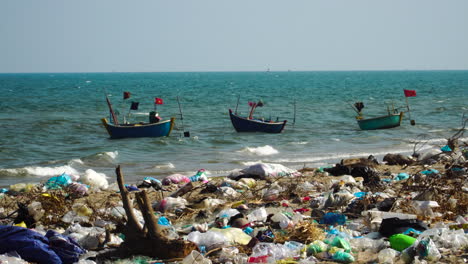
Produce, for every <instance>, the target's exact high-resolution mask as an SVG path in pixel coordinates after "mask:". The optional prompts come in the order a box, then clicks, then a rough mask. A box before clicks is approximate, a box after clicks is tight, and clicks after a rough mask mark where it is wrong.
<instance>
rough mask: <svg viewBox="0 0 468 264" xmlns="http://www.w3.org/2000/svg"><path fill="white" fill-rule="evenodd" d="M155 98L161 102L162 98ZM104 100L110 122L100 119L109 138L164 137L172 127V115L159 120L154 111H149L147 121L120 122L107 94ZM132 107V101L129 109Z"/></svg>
mask: <svg viewBox="0 0 468 264" xmlns="http://www.w3.org/2000/svg"><path fill="white" fill-rule="evenodd" d="M124 98H125V95H124ZM156 99H157V100H156V104H159V103H157V102H158V99H159V100H161V102H162V99H160V98H156ZM106 100H107V104H108V106H109V111H110V114H111V120H112V123H109V121H108V120H107V119H106V118H102V119H101V121H102V124H103V125H104V127H105V128H106V130H107V133H108V134H109V136H110V138H112V139H118V138H138V137H166V136H169V134H171V131H172V128H173V127H174V121H175V118H174V117H172V118H171V119H170V120H161V118H160V117H159V116H158V114H157V112H156V111H151V112H150V115H149V122H148V123H146V122H139V123H124V124H120V123H119V121H118V120H117V118H116V115H115V112H114V110H113V109H112V104H111V102H110V100H109V98H108V97H107V96H106ZM137 105H138V103H137ZM133 107H134V104H133V103H132V108H131V109H134V108H133ZM134 110H136V109H134Z"/></svg>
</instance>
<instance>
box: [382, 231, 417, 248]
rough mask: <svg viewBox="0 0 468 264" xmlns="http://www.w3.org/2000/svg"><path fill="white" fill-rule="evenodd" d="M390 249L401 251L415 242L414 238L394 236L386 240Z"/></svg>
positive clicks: (401, 235) (402, 235) (400, 235)
mask: <svg viewBox="0 0 468 264" xmlns="http://www.w3.org/2000/svg"><path fill="white" fill-rule="evenodd" d="M388 240H389V241H390V246H391V248H393V249H395V250H398V251H403V250H405V249H407V248H409V247H410V246H411V245H413V244H414V242H416V238H414V237H410V236H407V235H404V234H395V235H392V236H391V237H389V238H388Z"/></svg>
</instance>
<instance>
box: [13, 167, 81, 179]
mask: <svg viewBox="0 0 468 264" xmlns="http://www.w3.org/2000/svg"><path fill="white" fill-rule="evenodd" d="M5 171H7V172H9V173H12V174H23V173H26V174H29V175H33V176H39V177H47V176H49V177H50V176H58V175H60V174H62V173H66V174H68V175H70V176H74V177H79V173H78V171H77V170H76V169H74V168H73V167H71V166H69V165H63V166H57V167H32V166H27V167H24V168H16V169H5Z"/></svg>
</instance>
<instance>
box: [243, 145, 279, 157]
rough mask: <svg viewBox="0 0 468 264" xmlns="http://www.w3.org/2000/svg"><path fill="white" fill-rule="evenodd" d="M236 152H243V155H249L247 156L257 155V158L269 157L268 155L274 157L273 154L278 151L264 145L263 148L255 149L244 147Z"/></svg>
mask: <svg viewBox="0 0 468 264" xmlns="http://www.w3.org/2000/svg"><path fill="white" fill-rule="evenodd" d="M238 152H244V153H249V154H253V155H258V156H269V155H274V154H278V153H279V151H278V150H276V149H275V148H273V147H272V146H270V145H265V146H263V147H256V148H255V147H252V148H250V147H246V148H243V149H242V150H240V151H238Z"/></svg>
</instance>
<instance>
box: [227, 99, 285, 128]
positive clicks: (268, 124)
mask: <svg viewBox="0 0 468 264" xmlns="http://www.w3.org/2000/svg"><path fill="white" fill-rule="evenodd" d="M249 105H250V106H251V107H252V109H251V110H250V114H249V116H248V117H242V116H239V115H237V113H233V112H232V110H231V109H229V116H230V117H231V122H232V125H233V126H234V129H235V130H236V131H237V132H264V133H281V131H283V129H284V126H285V125H286V122H287V120H284V121H281V122H278V121H273V120H264V119H257V118H253V112H254V110H255V108H256V107H257V106H263V103H262V102H261V101H260V102H258V103H251V102H250V103H249Z"/></svg>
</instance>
